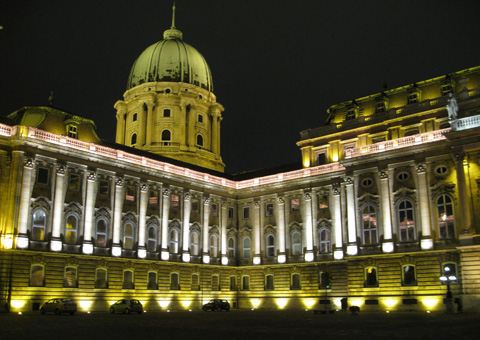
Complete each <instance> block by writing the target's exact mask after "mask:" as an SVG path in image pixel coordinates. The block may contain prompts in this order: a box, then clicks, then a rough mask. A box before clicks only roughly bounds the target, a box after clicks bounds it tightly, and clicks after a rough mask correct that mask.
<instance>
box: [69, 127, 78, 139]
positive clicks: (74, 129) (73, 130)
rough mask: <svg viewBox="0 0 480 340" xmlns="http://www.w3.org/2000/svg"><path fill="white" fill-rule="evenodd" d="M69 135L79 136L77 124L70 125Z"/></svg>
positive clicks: (71, 136)
mask: <svg viewBox="0 0 480 340" xmlns="http://www.w3.org/2000/svg"><path fill="white" fill-rule="evenodd" d="M67 134H68V137H70V138H77V136H78V135H77V127H76V126H75V125H69V126H68V133H67Z"/></svg>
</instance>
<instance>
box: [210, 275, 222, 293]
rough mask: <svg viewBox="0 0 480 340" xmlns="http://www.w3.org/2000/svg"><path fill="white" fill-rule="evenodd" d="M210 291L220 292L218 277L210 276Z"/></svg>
mask: <svg viewBox="0 0 480 340" xmlns="http://www.w3.org/2000/svg"><path fill="white" fill-rule="evenodd" d="M212 290H220V277H219V276H218V275H212Z"/></svg>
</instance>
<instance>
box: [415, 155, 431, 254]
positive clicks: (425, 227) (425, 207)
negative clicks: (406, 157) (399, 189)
mask: <svg viewBox="0 0 480 340" xmlns="http://www.w3.org/2000/svg"><path fill="white" fill-rule="evenodd" d="M417 178H418V198H419V203H420V219H421V221H422V239H421V241H420V246H421V248H422V249H423V250H428V249H433V240H432V228H431V224H430V199H429V194H428V186H427V169H426V165H425V164H417Z"/></svg>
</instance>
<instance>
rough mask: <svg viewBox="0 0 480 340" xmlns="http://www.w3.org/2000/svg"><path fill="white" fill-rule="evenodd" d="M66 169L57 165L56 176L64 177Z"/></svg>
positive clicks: (61, 165)
mask: <svg viewBox="0 0 480 340" xmlns="http://www.w3.org/2000/svg"><path fill="white" fill-rule="evenodd" d="M66 171H67V168H66V167H65V165H63V164H57V175H65V172H66Z"/></svg>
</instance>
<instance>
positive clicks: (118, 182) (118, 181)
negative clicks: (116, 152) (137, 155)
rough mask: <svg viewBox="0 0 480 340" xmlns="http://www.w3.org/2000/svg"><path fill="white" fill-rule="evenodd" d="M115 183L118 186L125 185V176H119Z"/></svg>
mask: <svg viewBox="0 0 480 340" xmlns="http://www.w3.org/2000/svg"><path fill="white" fill-rule="evenodd" d="M115 185H116V186H117V187H121V186H123V178H121V177H118V178H117V179H116V180H115Z"/></svg>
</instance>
